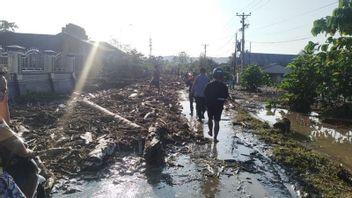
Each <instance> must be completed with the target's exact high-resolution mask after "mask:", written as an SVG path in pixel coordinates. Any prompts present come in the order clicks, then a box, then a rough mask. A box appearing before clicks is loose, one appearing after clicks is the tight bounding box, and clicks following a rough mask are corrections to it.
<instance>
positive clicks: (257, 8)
mask: <svg viewBox="0 0 352 198" xmlns="http://www.w3.org/2000/svg"><path fill="white" fill-rule="evenodd" d="M270 1H271V0H267V1H266V2H264V4H262V5H261V6H260V5H259V4H258V7H254V8H253V12H254V11H257V10H259V9H261V8H263V7H264V6H266V5H267V4H268V3H269V2H270Z"/></svg>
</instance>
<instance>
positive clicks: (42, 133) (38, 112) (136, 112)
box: [11, 78, 203, 190]
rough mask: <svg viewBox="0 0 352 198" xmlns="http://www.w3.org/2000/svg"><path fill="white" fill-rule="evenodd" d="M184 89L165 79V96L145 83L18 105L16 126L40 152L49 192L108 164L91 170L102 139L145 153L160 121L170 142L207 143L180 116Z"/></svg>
mask: <svg viewBox="0 0 352 198" xmlns="http://www.w3.org/2000/svg"><path fill="white" fill-rule="evenodd" d="M182 88H184V85H183V83H181V82H179V81H177V80H176V79H172V78H165V79H162V82H161V92H160V93H158V91H157V89H156V88H154V87H150V86H149V82H148V81H142V82H138V83H135V84H132V85H128V86H126V87H124V88H121V89H108V90H101V91H94V92H90V93H80V94H77V93H74V94H72V96H70V98H69V99H68V100H57V101H52V102H48V103H42V104H39V103H38V104H33V103H31V104H25V105H15V106H14V107H13V108H12V109H11V119H12V123H11V126H12V127H13V128H14V130H15V131H17V132H18V133H20V134H21V135H22V137H23V138H24V139H25V140H26V142H28V145H29V148H31V149H33V150H34V151H35V152H37V154H38V156H39V158H40V160H39V161H42V164H43V165H44V166H42V167H41V168H42V169H44V172H42V174H44V176H45V177H46V178H47V179H49V180H48V182H47V189H48V190H50V189H51V188H52V186H53V183H54V182H55V181H57V180H58V179H60V178H63V177H65V178H67V177H68V178H70V177H77V176H79V175H80V174H81V172H82V171H84V170H85V169H94V168H100V166H102V165H103V164H105V163H106V162H107V161H106V160H105V159H104V161H103V163H101V162H97V163H96V164H95V165H94V166H92V167H89V163H88V165H87V163H86V162H87V159H88V158H89V156H90V155H91V154H92V151H93V150H94V149H96V148H97V146H98V145H99V144H101V142H102V140H107V143H106V144H105V143H104V145H109V144H110V143H112V144H113V145H114V146H112V147H111V149H112V150H114V151H118V152H119V151H121V152H122V151H127V152H136V153H138V152H139V153H140V152H141V147H140V146H141V143H143V142H144V140H145V138H146V136H147V135H148V128H149V127H150V126H152V125H153V124H155V123H156V122H159V123H163V124H164V125H165V126H166V128H167V130H168V136H167V137H166V140H167V142H168V143H172V144H182V143H183V142H190V141H196V140H197V141H202V138H203V137H199V134H195V133H192V132H191V130H190V129H189V126H188V125H187V123H186V120H185V118H184V117H182V116H181V114H180V112H181V110H180V106H179V103H178V94H179V93H178V91H177V90H180V89H182ZM84 99H86V100H89V101H91V102H94V103H96V104H98V105H100V106H102V107H104V108H106V109H108V110H109V111H111V112H113V113H116V114H119V115H120V116H122V117H124V118H126V119H128V120H130V121H131V122H133V123H136V124H138V125H140V126H142V129H138V128H133V127H131V126H129V125H128V124H125V123H123V122H120V121H119V120H116V119H114V118H113V117H112V116H109V115H106V114H104V113H102V112H101V111H98V110H96V109H94V108H90V107H88V106H86V105H83V104H82V103H80V102H79V101H82V100H84ZM108 152H110V151H107V153H108ZM108 154H109V153H108ZM110 154H111V153H110ZM100 157H101V156H100ZM103 157H104V156H103ZM90 165H92V164H90ZM87 166H88V167H87Z"/></svg>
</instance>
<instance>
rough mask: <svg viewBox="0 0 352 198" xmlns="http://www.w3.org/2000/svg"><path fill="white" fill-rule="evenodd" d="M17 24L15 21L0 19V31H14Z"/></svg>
mask: <svg viewBox="0 0 352 198" xmlns="http://www.w3.org/2000/svg"><path fill="white" fill-rule="evenodd" d="M17 28H18V26H17V25H16V23H10V22H8V21H6V20H0V32H14V31H15V29H17Z"/></svg>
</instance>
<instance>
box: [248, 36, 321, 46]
mask: <svg viewBox="0 0 352 198" xmlns="http://www.w3.org/2000/svg"><path fill="white" fill-rule="evenodd" d="M312 38H315V37H313V36H311V37H303V38H297V39H291V40H284V41H252V43H257V44H277V43H291V42H296V41H303V40H308V39H312Z"/></svg>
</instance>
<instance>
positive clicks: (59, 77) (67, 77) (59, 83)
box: [51, 73, 75, 93]
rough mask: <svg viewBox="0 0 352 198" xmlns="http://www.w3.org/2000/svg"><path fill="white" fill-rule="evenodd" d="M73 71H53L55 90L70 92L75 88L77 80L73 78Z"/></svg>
mask: <svg viewBox="0 0 352 198" xmlns="http://www.w3.org/2000/svg"><path fill="white" fill-rule="evenodd" d="M72 75H73V74H72V73H60V74H57V73H53V74H52V75H51V76H52V83H53V86H54V90H55V92H58V93H69V92H71V91H72V90H73V88H74V85H75V81H74V79H73V76H72Z"/></svg>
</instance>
